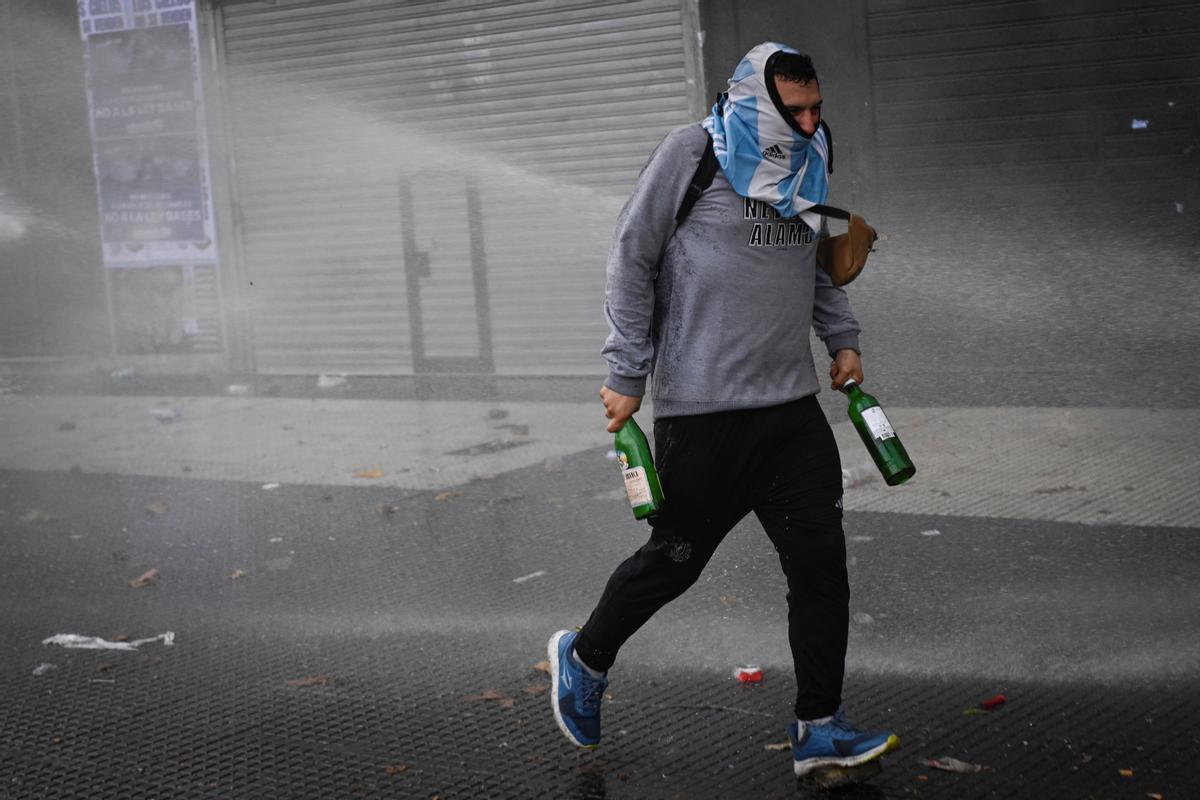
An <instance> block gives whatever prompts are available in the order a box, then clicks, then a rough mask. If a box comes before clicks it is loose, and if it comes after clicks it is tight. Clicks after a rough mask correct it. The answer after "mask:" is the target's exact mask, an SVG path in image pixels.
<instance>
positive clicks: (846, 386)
mask: <svg viewBox="0 0 1200 800" xmlns="http://www.w3.org/2000/svg"><path fill="white" fill-rule="evenodd" d="M855 386H858V381H856V380H854V378H846V380H845V381H843V382H842V388H841V390H840V391H843V392H849V391H850V390H851V389H853V388H854V387H855Z"/></svg>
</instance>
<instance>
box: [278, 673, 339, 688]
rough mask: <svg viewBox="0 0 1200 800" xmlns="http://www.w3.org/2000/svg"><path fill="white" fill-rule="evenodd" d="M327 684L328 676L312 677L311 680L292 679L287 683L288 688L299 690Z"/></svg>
mask: <svg viewBox="0 0 1200 800" xmlns="http://www.w3.org/2000/svg"><path fill="white" fill-rule="evenodd" d="M327 683H329V676H328V675H314V676H313V677H311V678H294V679H293V680H290V681H287V685H288V686H297V687H300V688H304V687H307V686H324V685H325V684H327Z"/></svg>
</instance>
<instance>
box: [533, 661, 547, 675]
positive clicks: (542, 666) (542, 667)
mask: <svg viewBox="0 0 1200 800" xmlns="http://www.w3.org/2000/svg"><path fill="white" fill-rule="evenodd" d="M533 668H534V669H536V670H537V671H538V672H544V673H546V674H547V675H549V674H550V662H549V661H539V662H537V663H536V664H534V665H533Z"/></svg>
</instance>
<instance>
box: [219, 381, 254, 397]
mask: <svg viewBox="0 0 1200 800" xmlns="http://www.w3.org/2000/svg"><path fill="white" fill-rule="evenodd" d="M225 393H226V394H227V395H229V396H230V397H245V396H246V395H248V394H250V387H249V386H247V385H245V384H244V383H232V384H230V385H229V386H227V387H226V388H225Z"/></svg>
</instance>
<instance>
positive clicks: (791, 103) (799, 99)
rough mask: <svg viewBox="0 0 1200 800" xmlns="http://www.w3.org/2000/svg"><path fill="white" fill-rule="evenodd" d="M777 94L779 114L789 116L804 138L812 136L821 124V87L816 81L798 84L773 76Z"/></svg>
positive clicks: (797, 82)
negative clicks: (779, 107) (780, 107)
mask: <svg viewBox="0 0 1200 800" xmlns="http://www.w3.org/2000/svg"><path fill="white" fill-rule="evenodd" d="M773 80H774V81H775V91H776V92H778V94H779V103H780V105H782V106H783V108H782V109H780V112H781V113H783V114H786V115H787V116H790V117H791V119H792V121H793V122H795V123H796V127H798V128H799V129H800V131H801V132H802V133H803V134H804V135H805V136H812V135H813V134H814V133H816V132H817V126H818V125H820V124H821V87H820V85H819V84H818V83H817V82H816V81H809V82H807V83H800V82H799V81H789V80H786V79H784V78H780V77H779V76H774V77H773Z"/></svg>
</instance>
